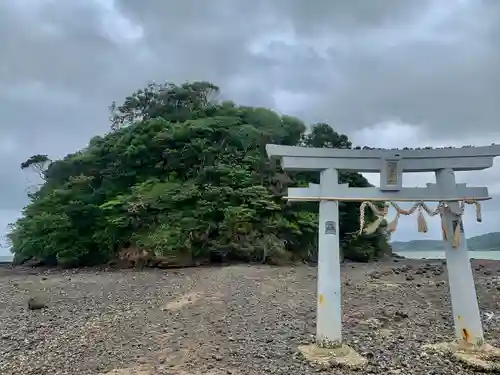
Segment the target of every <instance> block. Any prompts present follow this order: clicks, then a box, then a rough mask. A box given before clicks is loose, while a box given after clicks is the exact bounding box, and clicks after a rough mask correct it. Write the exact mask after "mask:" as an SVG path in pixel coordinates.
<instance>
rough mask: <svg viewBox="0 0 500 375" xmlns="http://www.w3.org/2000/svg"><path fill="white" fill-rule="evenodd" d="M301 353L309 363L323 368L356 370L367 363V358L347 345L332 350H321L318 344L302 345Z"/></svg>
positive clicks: (300, 347)
mask: <svg viewBox="0 0 500 375" xmlns="http://www.w3.org/2000/svg"><path fill="white" fill-rule="evenodd" d="M299 352H300V353H301V354H302V356H303V357H304V358H305V359H306V360H307V361H309V362H311V363H312V364H315V365H318V366H320V367H322V368H331V367H346V368H349V369H353V370H356V369H360V368H362V367H364V366H365V365H366V363H367V360H366V359H365V358H363V357H362V356H361V355H359V354H358V353H357V352H356V351H355V350H354V349H352V348H351V347H349V346H347V345H341V346H339V347H337V348H331V349H330V348H320V347H319V346H318V345H316V344H310V345H302V346H299Z"/></svg>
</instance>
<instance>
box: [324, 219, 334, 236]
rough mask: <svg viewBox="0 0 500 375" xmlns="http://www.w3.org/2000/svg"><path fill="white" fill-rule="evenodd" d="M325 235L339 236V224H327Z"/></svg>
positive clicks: (332, 222)
mask: <svg viewBox="0 0 500 375" xmlns="http://www.w3.org/2000/svg"><path fill="white" fill-rule="evenodd" d="M325 234H333V235H337V223H336V222H335V221H327V222H325Z"/></svg>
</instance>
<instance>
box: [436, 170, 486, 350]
mask: <svg viewBox="0 0 500 375" xmlns="http://www.w3.org/2000/svg"><path fill="white" fill-rule="evenodd" d="M436 181H437V184H438V186H439V188H440V189H441V191H442V192H443V193H445V195H446V194H453V193H454V190H455V188H456V182H455V172H454V171H453V170H452V169H441V170H438V171H436ZM448 207H449V208H446V209H445V214H444V220H445V228H446V237H447V240H446V241H445V245H446V250H445V251H446V263H447V268H448V280H449V285H450V294H451V303H452V308H453V319H454V321H455V336H456V339H457V340H458V341H459V342H460V343H463V344H467V345H471V344H473V345H477V346H480V345H482V344H483V343H484V334H483V327H482V322H481V315H480V312H479V306H478V303H477V296H476V289H475V286H474V278H473V275H472V268H471V264H470V260H469V256H468V250H467V240H466V237H465V233H464V230H463V223H462V227H461V228H462V231H461V234H460V245H459V246H458V247H456V248H453V246H452V242H453V236H454V228H455V226H456V225H460V221H459V220H460V217H459V216H457V215H456V213H457V212H459V204H458V202H450V203H449V204H448Z"/></svg>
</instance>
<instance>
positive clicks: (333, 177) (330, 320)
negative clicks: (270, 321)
mask: <svg viewBox="0 0 500 375" xmlns="http://www.w3.org/2000/svg"><path fill="white" fill-rule="evenodd" d="M337 185H338V172H337V170H336V169H326V170H323V171H322V172H321V183H320V189H321V192H322V194H323V195H325V196H335V188H336V186H337ZM318 244H319V245H318V301H317V323H316V324H317V325H316V344H317V345H318V346H319V347H322V348H330V347H337V346H339V345H341V343H342V308H341V295H340V244H339V205H338V202H337V201H320V204H319V242H318Z"/></svg>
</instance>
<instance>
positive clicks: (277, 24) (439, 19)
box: [0, 0, 500, 251]
mask: <svg viewBox="0 0 500 375" xmlns="http://www.w3.org/2000/svg"><path fill="white" fill-rule="evenodd" d="M151 80H156V81H165V80H168V81H172V82H175V83H182V82H184V81H188V80H208V81H211V82H213V83H216V84H217V85H219V86H220V87H221V89H222V92H223V95H224V96H225V97H227V98H231V99H233V100H235V101H236V102H238V103H241V104H248V105H260V106H266V107H270V108H273V109H275V110H277V111H280V112H283V113H287V114H292V115H297V116H299V117H301V118H302V119H304V120H305V121H307V122H309V123H312V122H319V121H321V122H328V123H330V124H331V125H333V127H334V128H335V129H336V130H337V131H340V132H344V133H346V134H347V135H348V136H349V137H350V138H351V139H352V140H353V142H354V143H355V144H360V145H371V146H377V147H387V148H391V147H404V146H410V147H417V146H427V145H429V146H440V145H450V146H462V145H464V144H473V145H489V144H491V143H492V142H496V143H500V128H499V124H500V1H498V0H482V1H481V0H468V1H467V0H405V1H401V0H384V1H367V0H349V1H346V0H317V1H312V2H305V1H303V0H273V1H269V0H267V1H266V0H253V1H243V0H211V1H199V0H183V1H167V0H143V1H137V0H115V1H113V0H71V1H68V0H65V1H63V0H5V1H1V2H0V115H1V119H2V125H1V129H0V135H1V136H0V155H1V159H0V163H1V165H0V192H1V195H0V227H3V226H4V225H6V224H7V223H8V222H12V221H13V220H15V218H16V216H17V215H19V210H20V209H21V208H22V207H23V206H24V205H25V204H26V202H27V200H26V193H25V189H26V187H27V186H28V184H29V181H30V180H31V181H34V176H30V175H29V173H24V172H22V171H21V170H20V168H19V164H20V163H21V162H22V161H24V160H25V159H27V158H28V157H29V156H30V155H32V154H35V153H46V154H49V156H50V157H52V158H58V157H62V156H64V155H65V154H67V153H69V152H72V151H75V150H76V149H79V148H81V147H84V146H85V145H86V144H87V142H88V140H89V139H90V138H91V137H92V136H94V135H96V134H99V133H101V134H102V133H104V132H106V131H107V130H108V128H109V124H108V105H109V104H110V102H111V101H112V100H117V101H119V102H120V101H121V100H122V99H123V98H124V97H125V96H126V95H128V94H130V93H132V92H133V91H135V90H136V89H138V88H141V87H143V86H145V84H147V83H148V82H149V81H151ZM370 178H372V176H370ZM376 180H377V179H375V182H377V181H376ZM458 180H459V181H461V182H468V183H471V184H476V185H487V186H488V187H489V188H490V194H491V195H493V196H494V195H500V158H498V160H496V163H495V166H494V168H492V169H490V170H487V171H481V172H469V173H461V174H459V175H458ZM433 181H434V177H433V175H432V174H429V175H424V176H421V175H411V176H409V177H408V178H406V176H405V185H409V186H411V185H424V184H425V183H426V182H433ZM377 183H378V182H377ZM483 211H484V222H483V223H482V224H475V223H474V222H473V220H472V219H473V215H472V213H473V209H472V208H469V210H468V212H469V213H471V214H470V215H469V214H467V216H466V232H467V234H468V235H476V234H481V233H485V232H489V231H494V230H500V224H499V222H498V214H499V213H500V197H497V198H496V199H494V200H492V201H490V202H488V203H486V204H485V205H484V208H483ZM429 226H430V233H429V234H428V235H427V236H419V234H417V232H416V218H403V219H402V222H401V224H400V228H399V229H398V232H397V234H396V236H395V238H396V239H398V240H401V239H403V240H405V239H412V238H439V225H438V223H434V222H432V224H431V225H429ZM0 251H1V250H0Z"/></svg>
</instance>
